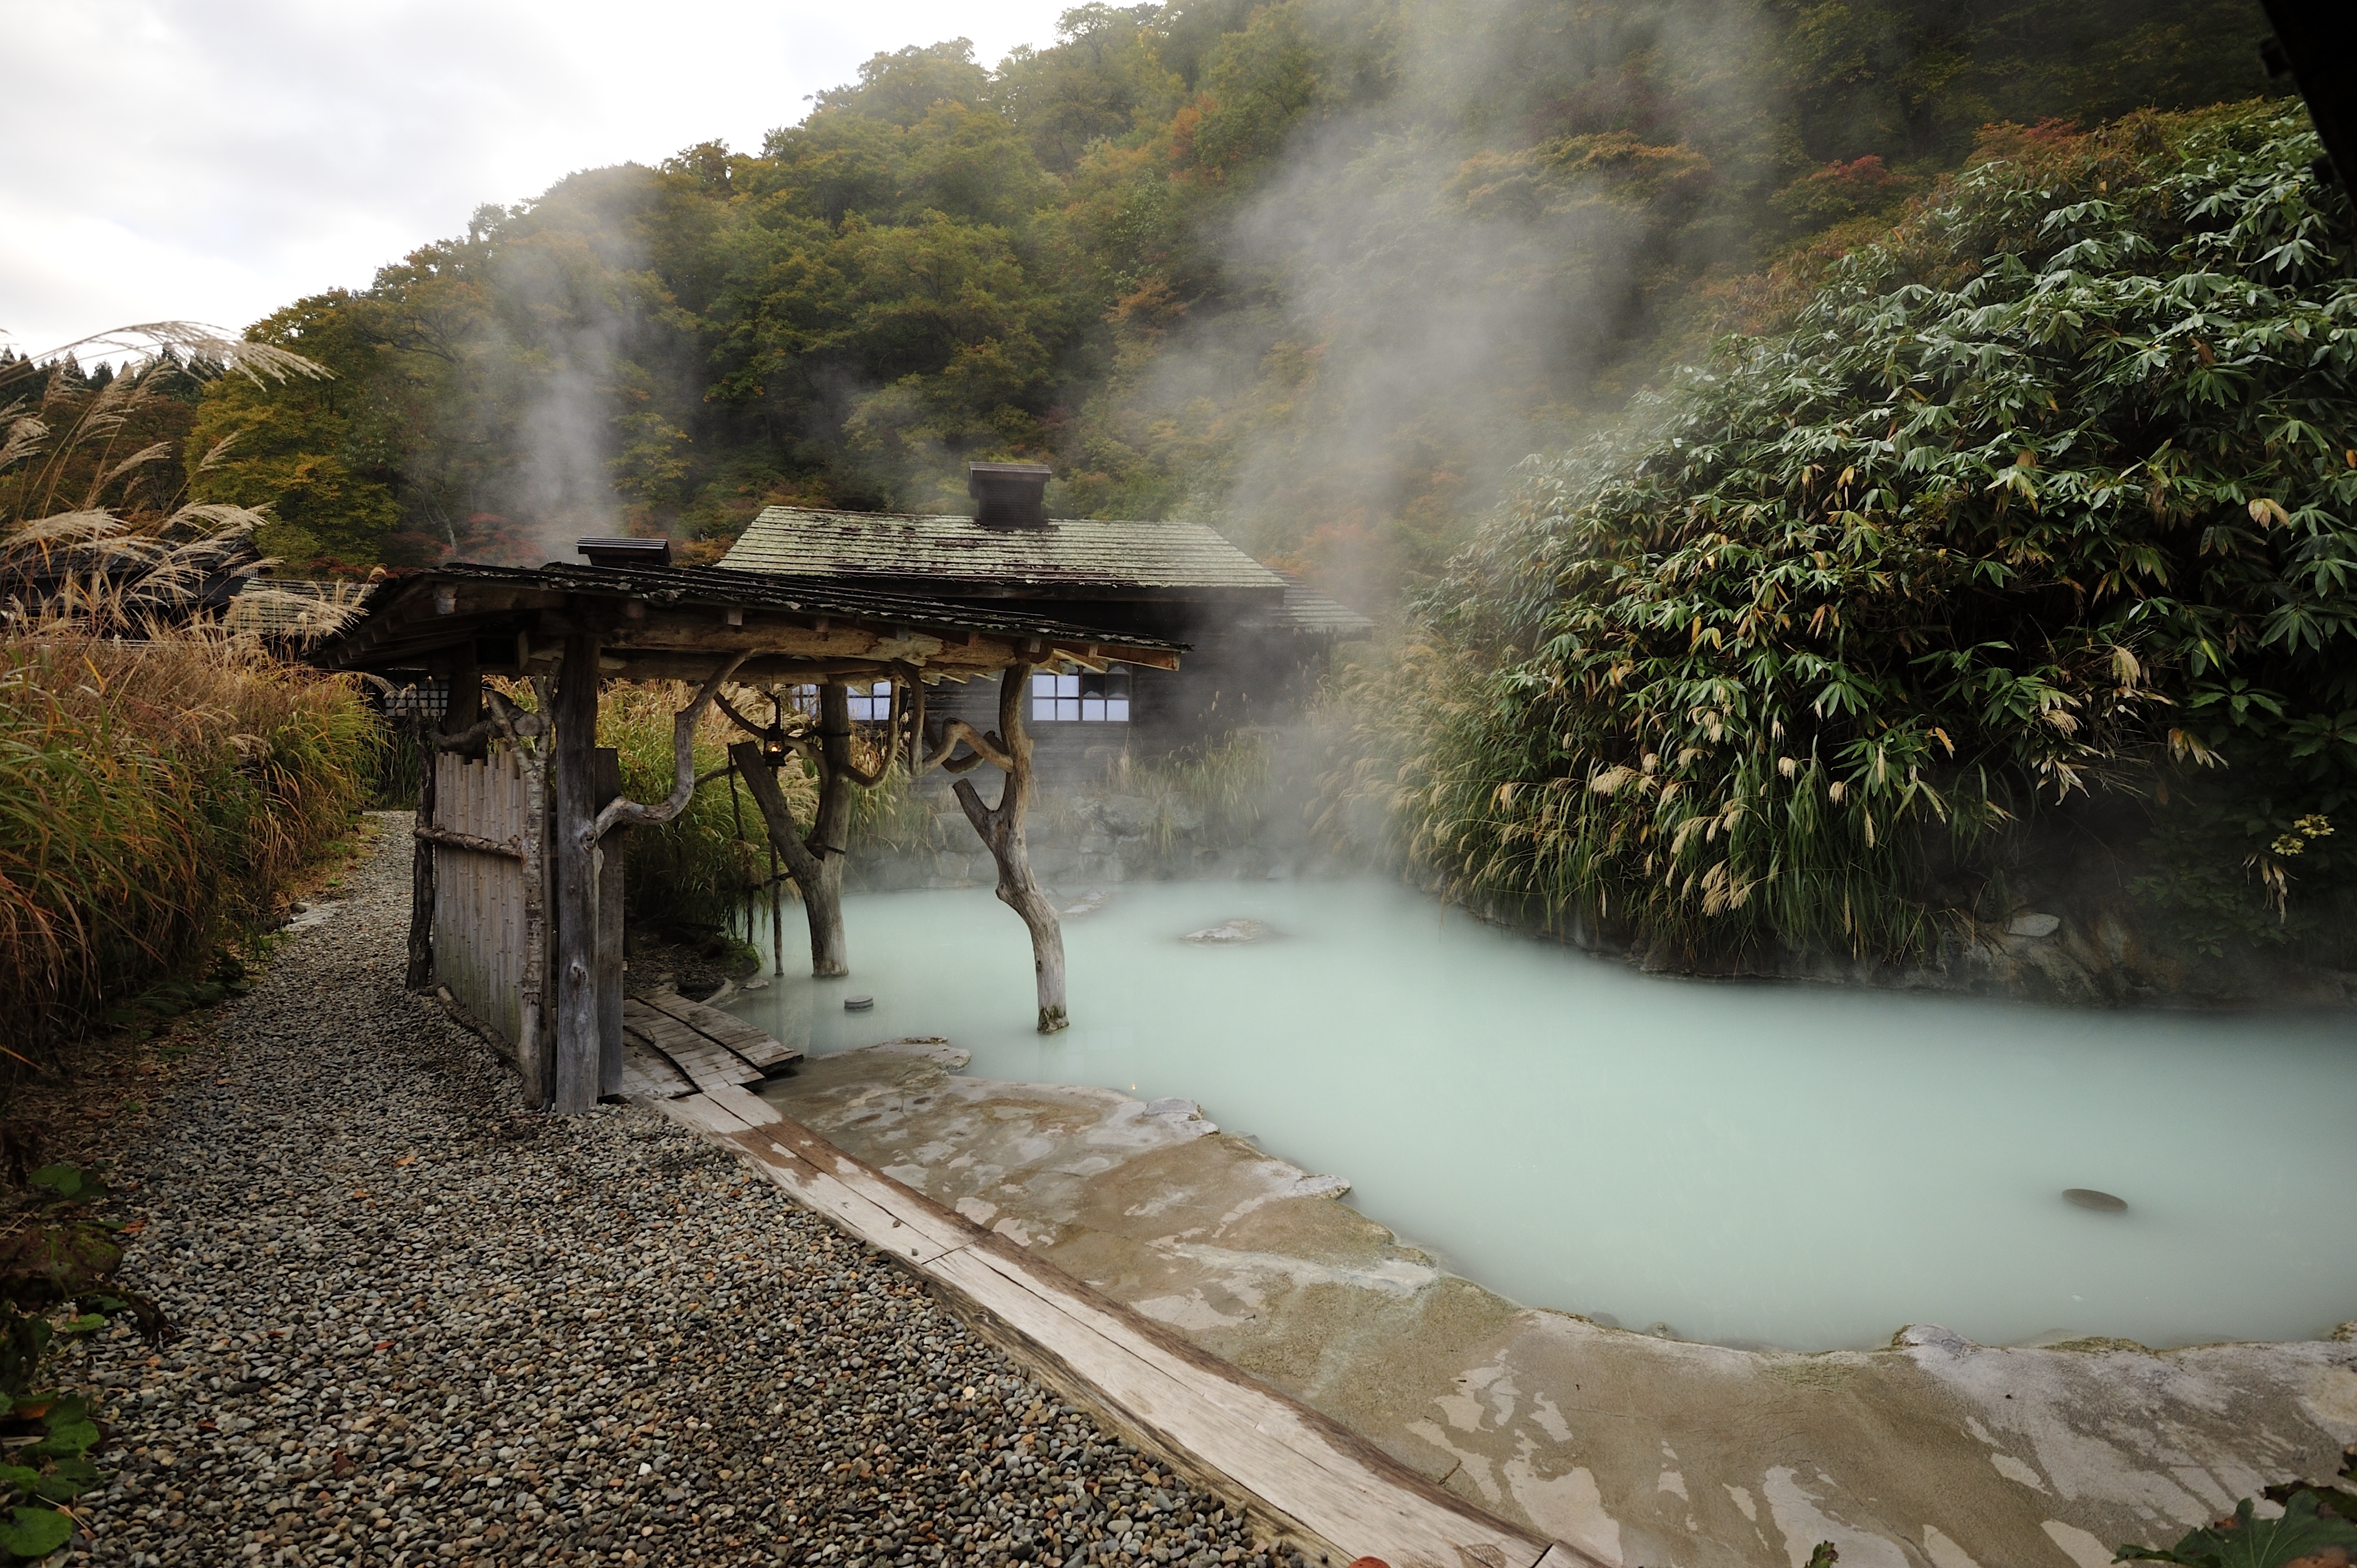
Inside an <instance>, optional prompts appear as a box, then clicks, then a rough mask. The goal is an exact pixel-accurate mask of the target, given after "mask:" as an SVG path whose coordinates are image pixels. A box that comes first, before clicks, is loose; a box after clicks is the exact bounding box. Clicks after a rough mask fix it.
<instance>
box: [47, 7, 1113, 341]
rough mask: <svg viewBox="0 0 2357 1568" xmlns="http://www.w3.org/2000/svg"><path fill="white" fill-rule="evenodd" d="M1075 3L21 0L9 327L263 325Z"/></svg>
mask: <svg viewBox="0 0 2357 1568" xmlns="http://www.w3.org/2000/svg"><path fill="white" fill-rule="evenodd" d="M1069 3H1070V0H832V3H829V0H671V3H670V4H664V5H649V4H645V3H643V0H641V3H639V4H632V5H622V4H616V3H614V0H565V3H562V4H553V3H550V0H0V62H5V69H6V73H7V74H6V91H7V94H8V98H9V107H10V114H9V120H10V124H12V125H13V127H14V131H13V133H12V137H11V139H12V140H13V141H14V143H15V152H14V155H13V156H10V157H9V158H7V159H6V160H5V162H0V332H5V337H0V342H5V343H7V344H9V345H10V346H12V347H14V348H16V349H19V350H20V351H38V350H41V349H48V348H52V347H55V346H56V345H58V344H60V343H64V342H67V341H70V340H71V339H73V338H80V337H81V336H83V335H85V334H88V333H91V332H97V331H102V330H103V329H105V328H113V327H119V326H124V325H126V324H129V323H133V322H140V321H154V320H160V319H167V318H180V319H188V320H197V321H209V322H212V323H214V324H216V325H219V326H223V327H228V328H242V327H244V326H246V325H247V324H248V323H250V322H253V321H254V320H256V319H257V318H259V317H263V316H265V315H267V314H269V313H270V312H271V311H273V310H274V309H276V308H278V307H279V306H282V305H285V304H287V303H289V302H291V301H293V300H295V299H297V298H299V297H301V296H302V295H307V294H316V293H317V292H319V291H320V290H322V289H327V288H333V287H338V286H342V287H347V288H358V287H363V286H365V285H367V284H368V283H369V281H370V279H371V275H372V274H374V272H375V270H376V268H377V267H379V266H380V265H382V264H383V263H386V262H390V261H393V260H395V259H397V258H398V257H399V256H401V255H402V254H403V253H404V252H406V251H408V250H410V249H412V248H413V247H414V246H416V245H419V244H422V243H425V242H427V241H431V240H436V239H441V238H444V237H446V236H448V235H452V234H457V233H458V232H461V231H463V230H464V229H465V227H466V222H467V215H468V213H470V212H472V211H473V210H474V209H476V208H477V207H478V206H479V205H481V204H482V203H484V202H487V201H497V202H513V201H517V200H521V199H524V198H526V197H530V196H535V195H538V194H539V193H540V192H541V191H542V190H544V189H545V188H547V187H548V186H549V185H550V184H551V183H552V182H554V180H556V179H557V178H559V177H562V176H564V175H565V174H566V173H568V172H570V171H572V170H574V169H579V168H591V167H596V166H599V165H602V164H611V163H619V162H622V161H625V160H630V159H635V160H637V161H639V162H641V163H653V162H656V161H658V160H660V159H662V158H663V157H665V156H669V155H670V154H672V153H673V152H676V151H678V150H679V149H680V148H682V147H684V146H687V145H691V144H694V143H696V142H701V141H707V140H711V139H714V138H718V139H719V140H722V141H725V142H726V143H727V144H728V145H730V146H731V147H734V148H737V149H738V150H739V151H748V152H749V151H756V150H758V149H759V145H760V139H761V134H762V133H763V132H765V131H767V130H769V129H770V128H771V127H772V126H776V125H782V124H791V123H792V122H793V121H795V120H798V119H800V118H801V117H802V114H803V113H805V112H806V111H807V109H808V105H807V104H806V103H805V102H804V99H805V98H806V97H807V96H808V95H809V94H811V93H813V92H816V91H821V90H822V89H824V88H828V87H833V86H834V85H836V84H838V83H840V82H844V81H850V80H852V79H853V78H854V76H855V75H856V73H857V70H858V68H859V64H860V62H861V61H863V60H865V59H867V58H868V57H869V56H870V55H873V54H875V53H877V52H878V51H879V50H886V49H895V48H900V47H902V46H903V45H907V44H921V43H934V42H937V41H939V40H941V39H943V38H972V39H973V40H974V49H975V53H976V55H977V56H978V57H979V58H980V59H982V60H983V62H984V63H985V64H996V62H997V60H998V59H1000V57H1002V56H1003V55H1004V54H1005V53H1006V51H1007V50H1008V49H1009V48H1014V47H1015V46H1016V45H1017V44H1025V43H1028V44H1039V45H1044V44H1047V43H1049V42H1051V41H1052V40H1053V38H1054V34H1055V24H1056V16H1057V14H1058V13H1059V12H1060V11H1061V10H1062V9H1064V7H1065V5H1067V4H1069Z"/></svg>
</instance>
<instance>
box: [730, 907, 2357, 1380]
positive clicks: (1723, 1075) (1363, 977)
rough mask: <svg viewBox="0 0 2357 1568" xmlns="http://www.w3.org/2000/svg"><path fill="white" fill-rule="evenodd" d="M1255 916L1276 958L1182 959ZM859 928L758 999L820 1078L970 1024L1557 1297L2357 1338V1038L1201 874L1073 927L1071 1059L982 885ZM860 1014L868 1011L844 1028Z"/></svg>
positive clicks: (2336, 1022)
mask: <svg viewBox="0 0 2357 1568" xmlns="http://www.w3.org/2000/svg"><path fill="white" fill-rule="evenodd" d="M1239 917H1241V918H1251V919H1256V920H1260V921H1264V922H1265V923H1266V924H1267V925H1268V926H1269V927H1270V928H1271V929H1272V933H1273V934H1272V935H1270V936H1269V937H1268V938H1266V939H1265V940H1260V941H1256V942H1252V943H1248V944H1238V945H1232V946H1223V947H1206V946H1197V945H1194V944H1190V943H1188V942H1185V941H1181V940H1179V938H1180V937H1181V936H1182V935H1183V934H1185V933H1187V932H1189V931H1192V930H1197V929H1201V928H1204V927H1208V926H1211V925H1215V924H1218V923H1220V922H1222V921H1224V920H1227V919H1230V918H1239ZM845 921H846V924H847V926H848V929H849V936H850V943H851V959H852V966H853V976H852V978H851V979H849V980H847V981H826V982H816V981H813V980H811V979H810V978H808V976H807V975H806V974H796V973H794V971H795V970H796V969H798V968H801V967H804V966H806V965H807V963H808V954H809V948H808V945H807V941H806V940H805V937H804V934H803V930H802V922H801V919H800V914H799V911H798V910H797V909H795V908H792V907H791V906H789V908H787V911H786V922H787V930H786V957H787V968H788V977H787V978H785V979H783V980H776V981H772V982H771V983H770V989H768V990H764V991H758V992H754V993H749V994H748V995H746V996H745V997H743V998H742V999H740V1000H739V1001H738V1002H737V1003H735V1004H732V1005H733V1007H734V1009H735V1011H737V1012H738V1013H740V1014H742V1015H744V1016H745V1017H746V1018H747V1019H748V1021H750V1022H752V1023H755V1024H757V1025H759V1026H761V1027H763V1028H765V1029H768V1030H770V1031H771V1032H772V1033H774V1034H775V1035H777V1036H778V1037H780V1039H784V1040H789V1041H791V1042H794V1043H798V1044H802V1045H804V1046H805V1047H806V1048H807V1049H809V1050H810V1051H812V1052H813V1054H823V1053H825V1052H830V1051H835V1050H843V1049H847V1048H850V1047H856V1046H863V1045H869V1044H872V1043H874V1042H876V1041H878V1040H885V1039H893V1038H898V1037H899V1036H904V1035H943V1036H949V1037H950V1038H951V1039H952V1040H953V1041H954V1042H955V1043H957V1044H958V1045H960V1046H963V1047H967V1048H968V1049H970V1050H971V1051H973V1053H974V1062H973V1066H972V1067H971V1069H969V1070H970V1071H971V1072H973V1073H974V1074H975V1075H976V1076H980V1077H987V1078H997V1079H1019V1080H1026V1081H1032V1082H1056V1083H1085V1084H1097V1085H1103V1086H1106V1087H1110V1088H1115V1089H1121V1090H1135V1091H1136V1092H1137V1093H1138V1094H1139V1095H1141V1096H1144V1097H1147V1098H1152V1097H1155V1096H1159V1095H1183V1096H1186V1097H1187V1098H1189V1099H1191V1100H1197V1101H1200V1102H1201V1104H1202V1106H1203V1113H1204V1114H1205V1115H1206V1116H1208V1117H1210V1118H1211V1119H1212V1120H1213V1121H1215V1122H1219V1123H1220V1124H1221V1125H1222V1127H1223V1128H1224V1129H1226V1130H1227V1131H1230V1132H1234V1133H1249V1134H1252V1135H1254V1137H1255V1138H1256V1139H1257V1140H1258V1142H1259V1144H1260V1145H1261V1147H1263V1148H1265V1149H1266V1150H1268V1151H1269V1152H1270V1153H1272V1154H1275V1155H1281V1156H1282V1157H1284V1158H1286V1159H1287V1160H1291V1161H1293V1162H1294V1163H1296V1164H1297V1165H1302V1166H1304V1167H1305V1168H1307V1169H1308V1170H1310V1171H1313V1172H1331V1173H1334V1174H1337V1175H1340V1176H1348V1177H1349V1178H1350V1179H1351V1182H1352V1184H1353V1191H1352V1193H1351V1202H1352V1203H1353V1204H1355V1205H1356V1206H1357V1207H1358V1208H1359V1209H1360V1210H1361V1212H1363V1213H1365V1214H1367V1215H1369V1216H1371V1217H1372V1218H1373V1219H1379V1220H1381V1221H1382V1222H1383V1223H1384V1224H1386V1225H1389V1226H1391V1227H1392V1228H1393V1229H1394V1230H1396V1231H1398V1232H1399V1233H1400V1235H1401V1236H1402V1237H1403V1238H1405V1239H1406V1240H1411V1241H1413V1242H1414V1243H1415V1244H1416V1245H1418V1246H1420V1247H1423V1248H1425V1249H1426V1251H1431V1252H1433V1253H1434V1254H1435V1255H1436V1256H1437V1257H1439V1258H1440V1259H1442V1260H1443V1261H1444V1262H1446V1263H1447V1264H1448V1266H1449V1267H1450V1268H1452V1269H1454V1270H1456V1271H1457V1272H1458V1273H1462V1274H1465V1275H1466V1276H1468V1277H1469V1278H1471V1279H1474V1280H1477V1281H1479V1282H1480V1283H1483V1284H1486V1285H1488V1286H1490V1287H1491V1288H1492V1289H1494V1290H1497V1291H1500V1292H1502V1293H1503V1294H1507V1295H1509V1296H1512V1297H1513V1298H1515V1299H1516V1300H1519V1301H1523V1302H1525V1303H1529V1304H1531V1305H1540V1306H1551V1307H1558V1308H1562V1309H1564V1310H1566V1311H1571V1312H1582V1313H1587V1314H1589V1315H1591V1316H1602V1315H1609V1316H1610V1317H1612V1318H1615V1319H1617V1320H1618V1321H1620V1323H1622V1324H1625V1325H1627V1326H1631V1327H1643V1326H1648V1325H1653V1324H1665V1325H1667V1326H1668V1327H1669V1328H1670V1329H1671V1330H1672V1331H1673V1332H1674V1333H1675V1334H1677V1335H1679V1336H1681V1337H1685V1338H1690V1339H1702V1340H1712V1341H1717V1342H1721V1343H1738V1344H1749V1343H1764V1344H1770V1345H1777V1346H1782V1347H1786V1348H1794V1349H1827V1348H1839V1347H1863V1346H1867V1345H1874V1344H1879V1343H1881V1342H1882V1341H1884V1340H1885V1339H1887V1338H1888V1337H1889V1335H1890V1334H1891V1332H1892V1331H1893V1330H1894V1329H1896V1328H1898V1327H1899V1326H1900V1325H1901V1324H1905V1323H1914V1322H1921V1323H1940V1324H1944V1325H1946V1326H1948V1327H1950V1328H1953V1329H1955V1330H1957V1331H1958V1332H1960V1333H1962V1334H1964V1335H1967V1336H1969V1337H1972V1338H1975V1339H1977V1340H1980V1341H1982V1342H1984V1343H1987V1344H2013V1343H2020V1342H2023V1341H2026V1340H2039V1339H2044V1338H2048V1337H2055V1336H2071V1335H2111V1336H2118V1337H2125V1338H2131V1339H2136V1340H2140V1341H2142V1342H2144V1343H2145V1344H2147V1345H2152V1346H2156V1347H2160V1346H2169V1345H2179V1344H2188V1343H2198V1342H2201V1341H2204V1340H2212V1339H2225V1338H2237V1339H2293V1338H2309V1337H2319V1336H2321V1335H2324V1334H2326V1333H2329V1332H2330V1330H2331V1328H2332V1326H2334V1325H2335V1324H2336V1323H2339V1322H2341V1321H2343V1320H2345V1319H2349V1318H2352V1317H2357V1248H2351V1247H2348V1246H2345V1245H2342V1244H2341V1242H2340V1241H2339V1240H2336V1237H2337V1235H2338V1230H2339V1219H2340V1218H2341V1217H2342V1216H2345V1215H2346V1214H2347V1213H2348V1212H2349V1209H2350V1206H2351V1204H2352V1200H2357V1137H2352V1132H2351V1127H2352V1122H2351V1117H2352V1111H2357V1029H2352V1022H2351V1020H2349V1019H2348V1018H2346V1017H2338V1016H2334V1017H2325V1016H2316V1015H2292V1016H2203V1015H2169V1014H2151V1013H2102V1012H2075V1011H2065V1010H2059V1009H2048V1008H2037V1007H2029V1006H2020V1005H2014V1004H2001V1003H1983V1002H1970V1001H1960V1000H1955V999H1952V998H1943V997H1923V996H1905V995H1896V994H1890V993H1872V992H1866V991H1838V990H1829V989H1818V988H1807V987H1798V986H1770V985H1747V984H1726V983H1710V982H1697V981H1683V980H1666V979H1661V978H1657V977H1651V976H1646V975H1641V974H1638V973H1636V972H1633V971H1631V970H1630V969H1628V968H1626V967H1625V966H1622V965H1620V964H1617V963H1613V962H1609V961H1602V960H1598V959H1593V958H1589V957H1587V956H1585V955H1582V954H1579V953H1577V952H1572V951H1569V950H1565V949H1563V948H1561V947H1557V946H1555V945H1552V944H1548V943H1544V942H1540V941H1536V940H1531V939H1529V938H1527V937H1522V936H1516V935H1513V934H1511V933H1507V932H1502V931H1498V930H1494V929H1490V928H1488V927H1485V926H1482V925H1480V924H1479V923H1478V922H1476V921H1474V920H1472V919H1471V918H1469V917H1467V916H1465V915H1463V914H1462V913H1460V912H1457V911H1445V910H1443V908H1441V907H1440V906H1438V905H1437V904H1435V903H1433V902H1431V901H1430V900H1427V899H1425V898H1422V897H1418V896H1416V895H1415V894H1414V893H1411V892H1409V891H1408V890H1406V889H1405V888H1402V887H1398V886H1391V885H1387V884H1383V883H1380V882H1348V883H1339V884H1336V883H1327V884H1246V885H1238V884H1234V883H1181V884H1157V885H1148V886H1126V887H1119V888H1115V889H1114V890H1112V893H1111V897H1109V898H1108V899H1107V900H1106V902H1105V903H1104V904H1103V907H1102V908H1098V909H1097V910H1095V911H1094V912H1093V913H1091V914H1089V915H1086V916H1083V917H1081V918H1071V919H1068V920H1067V921H1066V922H1065V927H1064V940H1065V944H1066V950H1067V952H1068V954H1069V957H1070V961H1071V1012H1072V1017H1073V1019H1074V1024H1073V1026H1072V1027H1071V1029H1070V1030H1068V1031H1066V1032H1065V1033H1063V1034H1061V1035H1057V1036H1049V1037H1046V1038H1043V1037H1042V1036H1039V1035H1038V1034H1035V1033H1034V1032H1033V1031H1032V1029H1031V1020H1032V1015H1033V1010H1034V1004H1033V1001H1032V993H1031V978H1030V961H1029V953H1030V950H1029V946H1028V942H1027V940H1026V939H1025V936H1024V932H1023V927H1022V923H1021V922H1020V921H1019V920H1017V918H1015V916H1014V914H1013V913H1012V912H1011V911H1009V910H1008V909H1006V908H1004V907H1003V906H1001V905H1000V904H998V903H997V902H996V900H995V899H994V898H993V897H991V896H990V894H989V893H988V892H987V891H986V890H981V889H974V890H963V891H956V892H927V893H893V894H873V895H866V896H859V897H853V898H851V899H850V900H849V902H848V904H847V907H846V911H845ZM760 943H761V946H762V949H763V950H764V951H767V950H768V949H769V938H768V934H767V930H766V923H765V927H764V929H763V931H762V933H761V936H760ZM854 993H872V994H873V995H874V996H875V998H876V1007H875V1010H874V1011H873V1012H869V1013H862V1014H846V1013H845V1012H844V1011H843V1007H842V998H843V997H845V995H849V994H854ZM2068 1187H2092V1188H2097V1189H2100V1190H2102V1191H2104V1192H2110V1193H2115V1194H2117V1195H2119V1196H2120V1197H2124V1198H2126V1200H2127V1202H2128V1205H2129V1207H2128V1208H2127V1209H2126V1212H2125V1213H2096V1212H2090V1211H2088V1210H2085V1209H2082V1208H2075V1207H2073V1206H2072V1205H2071V1204H2069V1203H2067V1202H2065V1201H2064V1200H2063V1198H2062V1197H2061V1193H2062V1191H2063V1189H2065V1188H2068Z"/></svg>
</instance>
